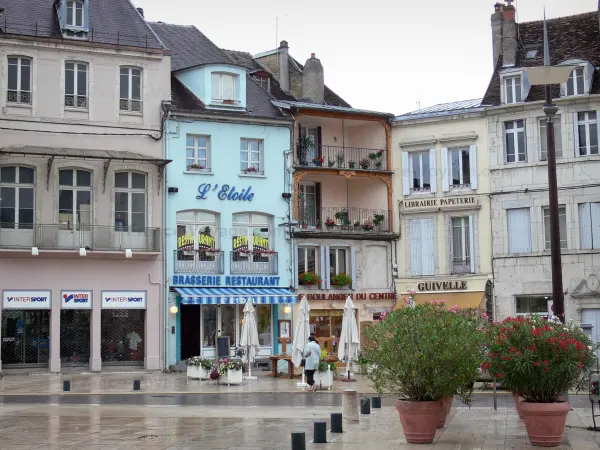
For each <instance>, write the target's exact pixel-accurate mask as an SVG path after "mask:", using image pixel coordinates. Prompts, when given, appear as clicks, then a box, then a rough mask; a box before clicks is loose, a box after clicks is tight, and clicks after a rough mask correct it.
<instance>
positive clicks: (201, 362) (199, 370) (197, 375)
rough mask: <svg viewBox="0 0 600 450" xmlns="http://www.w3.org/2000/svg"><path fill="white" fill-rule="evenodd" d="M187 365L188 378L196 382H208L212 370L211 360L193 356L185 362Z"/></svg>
mask: <svg viewBox="0 0 600 450" xmlns="http://www.w3.org/2000/svg"><path fill="white" fill-rule="evenodd" d="M185 363H186V365H187V377H188V378H193V379H195V380H208V375H209V374H210V370H211V369H212V363H211V362H210V359H208V358H203V357H202V356H192V357H191V358H190V359H187V360H186V361H185Z"/></svg>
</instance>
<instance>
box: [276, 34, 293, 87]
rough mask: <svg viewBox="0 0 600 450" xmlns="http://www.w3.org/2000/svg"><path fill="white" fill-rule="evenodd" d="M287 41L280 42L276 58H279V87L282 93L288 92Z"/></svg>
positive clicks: (288, 64)
mask: <svg viewBox="0 0 600 450" xmlns="http://www.w3.org/2000/svg"><path fill="white" fill-rule="evenodd" d="M289 50H290V48H289V47H288V43H287V41H281V42H280V43H279V48H278V49H277V56H278V58H279V61H278V63H279V66H278V67H279V86H281V89H283V90H284V92H289V91H290V69H289V67H290V57H289Z"/></svg>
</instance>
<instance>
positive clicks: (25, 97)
mask: <svg viewBox="0 0 600 450" xmlns="http://www.w3.org/2000/svg"><path fill="white" fill-rule="evenodd" d="M31 64H32V62H31V59H29V58H23V57H21V56H9V57H8V91H7V98H6V101H7V102H9V103H22V104H27V105H31Z"/></svg>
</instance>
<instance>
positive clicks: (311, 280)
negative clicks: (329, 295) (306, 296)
mask: <svg viewBox="0 0 600 450" xmlns="http://www.w3.org/2000/svg"><path fill="white" fill-rule="evenodd" d="M298 281H299V284H300V285H301V286H305V287H308V288H310V287H313V286H314V287H318V286H319V285H320V284H321V277H320V276H319V274H317V273H315V272H304V273H301V274H300V275H299V276H298Z"/></svg>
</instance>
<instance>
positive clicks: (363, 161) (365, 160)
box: [358, 158, 371, 170]
mask: <svg viewBox="0 0 600 450" xmlns="http://www.w3.org/2000/svg"><path fill="white" fill-rule="evenodd" d="M358 164H359V165H360V167H361V169H363V170H367V169H368V168H369V166H370V165H371V161H369V159H368V158H363V159H361V160H360V162H359V163H358Z"/></svg>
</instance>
